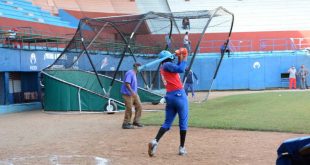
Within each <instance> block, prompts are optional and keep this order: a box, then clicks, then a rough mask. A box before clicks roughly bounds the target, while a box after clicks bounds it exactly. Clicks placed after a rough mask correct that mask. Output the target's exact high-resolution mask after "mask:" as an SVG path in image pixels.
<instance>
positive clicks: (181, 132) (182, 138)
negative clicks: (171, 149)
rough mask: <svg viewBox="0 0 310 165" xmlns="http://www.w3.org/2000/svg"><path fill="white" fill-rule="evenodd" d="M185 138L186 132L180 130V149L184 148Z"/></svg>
mask: <svg viewBox="0 0 310 165" xmlns="http://www.w3.org/2000/svg"><path fill="white" fill-rule="evenodd" d="M185 138H186V130H180V146H181V147H184V143H185Z"/></svg>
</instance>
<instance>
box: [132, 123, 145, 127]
mask: <svg viewBox="0 0 310 165" xmlns="http://www.w3.org/2000/svg"><path fill="white" fill-rule="evenodd" d="M132 125H134V126H137V127H144V125H143V124H141V123H133V124H132Z"/></svg>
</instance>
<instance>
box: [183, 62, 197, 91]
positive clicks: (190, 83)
mask: <svg viewBox="0 0 310 165" xmlns="http://www.w3.org/2000/svg"><path fill="white" fill-rule="evenodd" d="M188 69H189V68H186V70H188ZM193 77H194V78H195V79H196V82H197V84H198V77H197V75H196V74H195V73H194V72H193V71H192V70H189V71H188V74H187V78H186V81H185V86H184V88H185V92H186V95H187V96H188V90H189V89H190V90H191V92H192V97H194V96H195V93H194V88H193V84H194V78H193Z"/></svg>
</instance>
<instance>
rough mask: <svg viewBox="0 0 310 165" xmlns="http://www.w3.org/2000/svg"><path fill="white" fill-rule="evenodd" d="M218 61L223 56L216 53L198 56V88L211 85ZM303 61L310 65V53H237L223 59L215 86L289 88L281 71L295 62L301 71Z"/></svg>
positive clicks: (195, 65) (194, 68) (307, 65)
mask: <svg viewBox="0 0 310 165" xmlns="http://www.w3.org/2000/svg"><path fill="white" fill-rule="evenodd" d="M218 62H219V58H218V57H216V55H214V56H213V57H206V56H203V57H202V56H198V58H197V60H195V63H194V65H193V67H192V70H193V71H194V72H195V73H196V74H197V76H198V77H199V79H200V80H199V85H196V86H195V88H196V89H197V90H206V89H209V88H210V84H211V83H210V82H211V80H212V75H213V73H214V72H215V65H216V64H217V63H218ZM302 64H304V65H305V66H306V68H310V54H309V53H308V52H262V53H248V54H243V53H242V54H241V53H240V54H237V53H235V54H234V55H232V57H230V58H228V57H225V58H224V59H223V62H222V65H221V67H220V69H219V72H218V75H217V78H216V79H215V81H214V84H213V86H212V89H214V90H236V89H250V90H261V89H267V88H279V87H287V85H288V83H287V82H286V81H285V80H284V81H283V79H281V73H286V72H287V70H288V69H289V68H290V67H291V66H292V65H294V66H296V68H297V70H299V67H300V66H301V65H302ZM308 82H309V77H308Z"/></svg>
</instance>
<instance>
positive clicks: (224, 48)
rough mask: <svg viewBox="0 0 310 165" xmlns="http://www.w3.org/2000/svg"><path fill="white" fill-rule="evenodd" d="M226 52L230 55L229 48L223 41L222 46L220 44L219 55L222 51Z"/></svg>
mask: <svg viewBox="0 0 310 165" xmlns="http://www.w3.org/2000/svg"><path fill="white" fill-rule="evenodd" d="M226 52H227V53H228V57H230V49H229V46H228V45H227V42H225V43H224V44H223V45H222V46H221V55H222V54H224V53H226Z"/></svg>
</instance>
